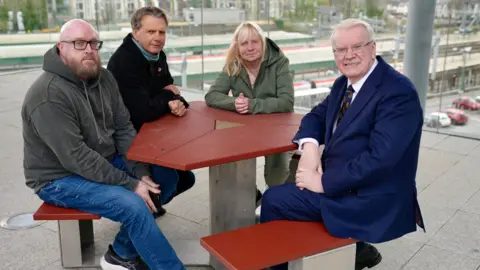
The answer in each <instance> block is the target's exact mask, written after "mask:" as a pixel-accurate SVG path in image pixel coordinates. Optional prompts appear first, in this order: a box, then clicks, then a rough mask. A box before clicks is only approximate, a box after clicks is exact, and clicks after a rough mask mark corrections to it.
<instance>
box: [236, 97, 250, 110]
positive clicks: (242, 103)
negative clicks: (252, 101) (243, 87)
mask: <svg viewBox="0 0 480 270" xmlns="http://www.w3.org/2000/svg"><path fill="white" fill-rule="evenodd" d="M235 110H237V112H238V113H239V114H246V113H248V98H246V97H245V96H244V95H243V93H240V95H239V96H238V97H237V98H236V99H235Z"/></svg>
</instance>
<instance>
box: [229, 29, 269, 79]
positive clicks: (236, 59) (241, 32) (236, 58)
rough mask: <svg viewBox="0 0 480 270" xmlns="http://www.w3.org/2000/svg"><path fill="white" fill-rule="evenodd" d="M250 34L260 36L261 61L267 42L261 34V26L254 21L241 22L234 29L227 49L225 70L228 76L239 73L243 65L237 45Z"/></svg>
mask: <svg viewBox="0 0 480 270" xmlns="http://www.w3.org/2000/svg"><path fill="white" fill-rule="evenodd" d="M252 35H256V36H258V37H259V38H260V42H261V43H262V51H263V52H262V57H261V60H260V63H261V62H263V59H264V57H265V51H266V47H267V45H266V44H267V42H266V39H265V36H264V35H263V31H262V28H260V26H259V25H258V24H256V23H254V22H243V23H241V24H240V25H239V26H238V27H237V29H236V30H235V33H234V34H233V40H232V44H231V45H230V48H229V49H228V51H227V57H226V59H225V71H226V72H227V74H228V76H237V75H238V74H239V73H240V70H241V69H242V66H243V59H242V57H241V56H240V49H239V46H238V45H239V43H240V42H242V41H243V40H245V39H247V38H248V37H250V36H252Z"/></svg>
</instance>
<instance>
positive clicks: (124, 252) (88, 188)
mask: <svg viewBox="0 0 480 270" xmlns="http://www.w3.org/2000/svg"><path fill="white" fill-rule="evenodd" d="M112 164H113V165H114V166H115V167H116V168H118V169H121V170H124V171H127V172H128V170H127V168H126V166H125V163H124V162H123V160H122V159H121V158H120V157H119V156H117V157H115V158H114V159H113V160H112ZM182 173H183V174H187V175H189V174H193V173H192V172H182ZM129 174H130V173H129ZM189 176H191V175H189ZM152 179H153V180H154V182H156V183H157V184H159V185H160V187H161V190H162V202H163V203H167V202H168V201H170V200H171V199H172V198H173V197H174V196H176V195H178V194H179V190H177V184H178V182H179V173H178V172H177V171H176V170H174V169H169V168H164V167H160V166H155V165H152ZM194 179H195V178H194V176H193V181H194ZM191 185H193V182H192V183H191ZM190 187H191V186H190ZM188 188H189V187H188ZM188 188H187V189H188ZM183 191H185V190H183ZM183 191H182V192H183ZM38 196H39V197H40V199H42V200H43V201H45V202H47V203H50V204H53V205H56V206H59V207H68V208H75V209H78V210H81V211H85V212H88V213H92V214H97V215H100V216H102V217H105V218H108V219H111V220H113V221H116V222H120V223H121V224H122V226H121V228H120V231H119V233H118V234H117V235H116V237H115V240H114V243H113V249H114V250H115V252H116V253H117V255H118V256H120V257H122V258H124V259H134V258H136V257H137V256H138V254H140V256H141V257H142V259H143V260H144V261H145V263H146V264H147V265H148V266H149V267H150V269H158V270H163V269H165V270H170V269H171V270H176V269H181V270H184V269H185V267H184V266H183V264H182V262H181V261H180V260H179V259H178V257H177V254H176V253H175V251H174V250H173V248H172V246H171V245H170V243H169V242H168V240H167V239H166V238H165V236H164V235H163V233H162V232H161V231H160V229H159V228H158V225H157V223H156V222H155V219H154V217H153V215H152V213H151V212H150V211H149V209H148V208H147V205H146V204H145V202H144V201H143V199H142V198H141V197H140V196H138V195H137V194H135V193H134V192H132V191H130V190H128V189H126V188H124V187H122V186H112V185H105V184H101V183H98V182H93V181H89V180H87V179H85V178H83V177H81V176H79V175H71V176H67V177H64V178H61V179H57V180H54V181H52V182H51V183H50V184H48V185H46V186H45V187H43V188H42V189H41V190H40V191H39V192H38Z"/></svg>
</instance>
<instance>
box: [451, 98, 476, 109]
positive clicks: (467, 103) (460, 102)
mask: <svg viewBox="0 0 480 270" xmlns="http://www.w3.org/2000/svg"><path fill="white" fill-rule="evenodd" d="M452 105H453V106H454V107H455V108H459V109H468V110H472V111H476V110H478V109H480V103H477V102H476V101H475V100H474V99H473V98H471V97H460V98H457V99H455V100H453V101H452Z"/></svg>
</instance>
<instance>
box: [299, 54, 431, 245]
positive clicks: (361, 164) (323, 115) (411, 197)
mask: <svg viewBox="0 0 480 270" xmlns="http://www.w3.org/2000/svg"><path fill="white" fill-rule="evenodd" d="M377 61H378V64H377V66H376V67H375V69H374V70H373V72H372V73H371V74H370V76H369V77H368V79H367V80H366V81H365V83H364V84H363V86H362V88H361V90H360V91H359V92H358V94H357V96H356V97H355V99H354V101H353V103H352V104H351V106H350V108H349V109H348V110H347V112H346V114H345V115H344V116H343V119H342V121H341V122H340V123H339V125H338V126H337V127H336V130H335V132H334V133H332V129H333V125H334V121H336V120H337V115H338V111H339V109H340V103H341V100H342V97H343V94H344V92H345V89H346V88H347V78H346V77H345V76H342V77H340V78H338V79H337V80H336V81H335V83H334V84H333V87H332V90H331V92H330V95H329V96H328V97H327V98H326V99H325V100H324V101H323V102H322V103H320V104H319V105H317V106H316V107H314V108H313V109H312V111H311V112H309V113H308V114H306V115H305V117H304V118H303V119H302V122H301V125H300V128H299V131H298V133H297V134H296V135H295V137H294V139H293V140H294V141H296V140H299V139H302V138H314V139H316V140H317V141H318V142H319V143H320V144H324V145H325V148H324V151H323V154H322V158H321V166H322V168H323V176H322V183H323V188H324V191H325V193H324V200H321V201H322V205H321V206H320V208H321V211H322V217H323V221H324V223H325V226H326V227H327V229H328V231H329V232H330V233H331V234H332V235H334V236H337V237H342V238H347V237H351V238H354V239H358V240H362V241H367V242H371V243H379V242H384V241H389V240H392V239H395V238H398V237H400V236H402V235H404V234H407V233H409V232H413V231H415V230H416V223H418V224H419V225H420V226H421V227H422V228H424V226H423V220H422V217H421V213H420V208H419V206H418V202H417V192H416V184H415V175H416V171H417V163H418V154H419V148H420V136H421V133H422V125H423V112H422V108H421V105H420V101H419V98H418V93H417V91H416V89H415V87H414V85H413V84H412V83H411V81H410V80H409V79H408V78H407V77H405V76H404V75H402V74H401V73H399V72H397V71H396V70H395V69H393V68H392V67H391V66H390V65H388V64H387V63H386V62H385V61H384V60H383V59H382V58H381V57H378V56H377Z"/></svg>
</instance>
